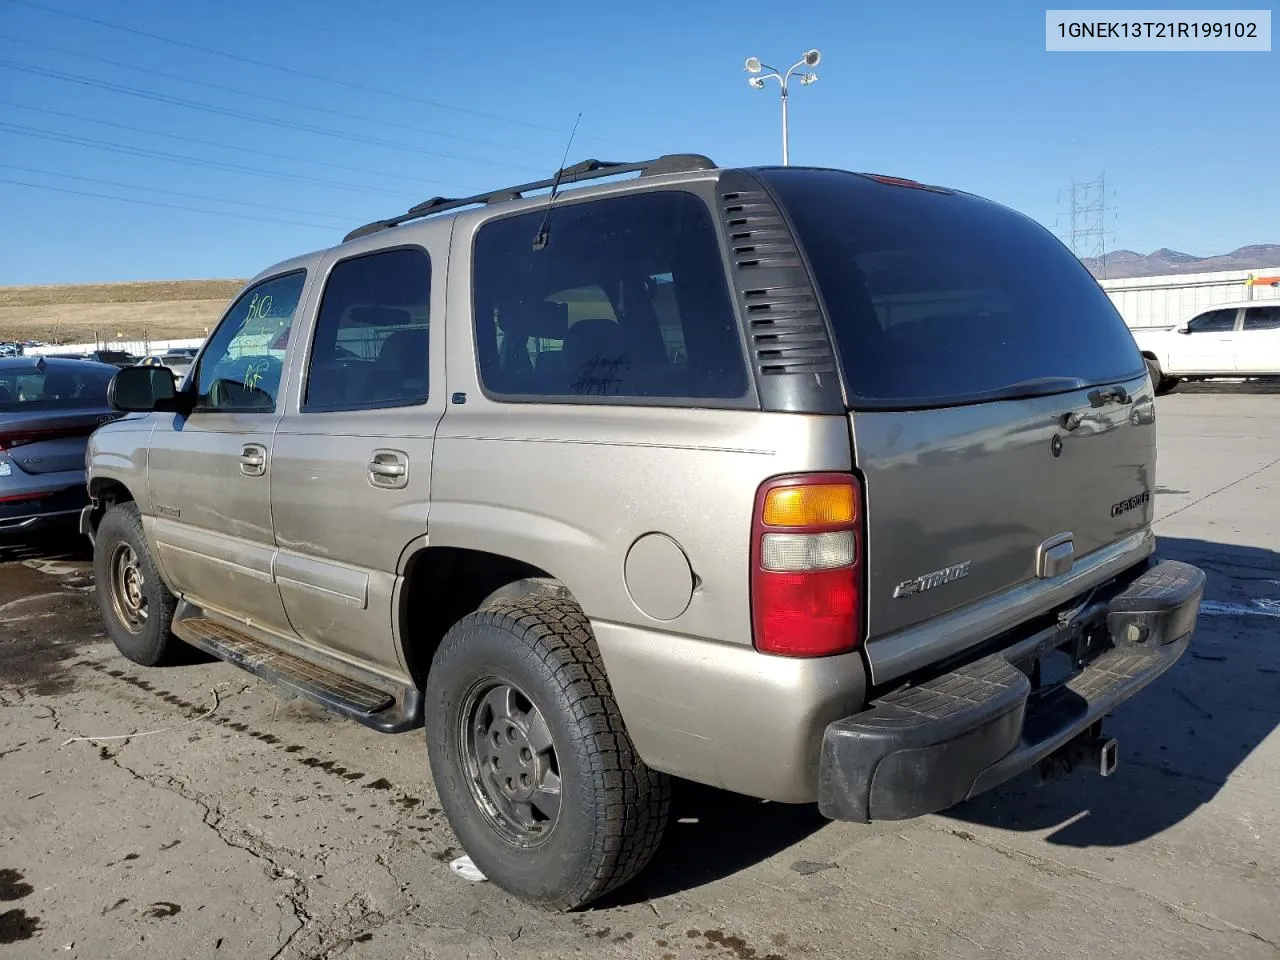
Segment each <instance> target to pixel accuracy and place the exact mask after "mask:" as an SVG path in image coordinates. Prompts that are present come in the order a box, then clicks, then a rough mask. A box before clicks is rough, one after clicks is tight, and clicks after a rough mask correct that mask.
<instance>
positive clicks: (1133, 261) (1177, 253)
mask: <svg viewBox="0 0 1280 960" xmlns="http://www.w3.org/2000/svg"><path fill="white" fill-rule="evenodd" d="M1104 259H1105V263H1106V269H1105V270H1103V269H1102V266H1103V264H1102V262H1101V261H1099V260H1097V259H1095V258H1092V257H1086V258H1085V259H1084V261H1083V262H1084V265H1085V266H1086V267H1088V268H1089V272H1090V273H1092V274H1093V275H1094V276H1095V277H1105V278H1106V279H1108V280H1117V279H1121V278H1123V277H1158V276H1162V275H1164V274H1167V273H1212V272H1214V271H1218V270H1259V269H1263V268H1268V267H1280V244H1277V243H1254V244H1250V245H1249V246H1247V247H1240V248H1239V249H1238V250H1232V251H1231V252H1230V253H1224V254H1220V255H1219V256H1216V257H1196V256H1193V255H1191V254H1189V253H1183V252H1182V251H1181V250H1170V249H1169V248H1168V247H1161V248H1160V249H1159V250H1153V251H1152V252H1151V253H1148V254H1141V253H1136V252H1135V251H1133V250H1113V251H1111V252H1110V253H1108V254H1107V255H1106V257H1105V258H1104Z"/></svg>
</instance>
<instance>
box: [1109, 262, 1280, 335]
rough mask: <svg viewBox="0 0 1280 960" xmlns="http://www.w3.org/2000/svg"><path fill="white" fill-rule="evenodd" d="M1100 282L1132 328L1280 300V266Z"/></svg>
mask: <svg viewBox="0 0 1280 960" xmlns="http://www.w3.org/2000/svg"><path fill="white" fill-rule="evenodd" d="M1250 281H1253V282H1252V283H1251V282H1250ZM1099 283H1100V284H1101V285H1102V289H1103V290H1105V291H1106V292H1107V295H1108V296H1110V297H1111V301H1112V302H1113V303H1114V304H1115V305H1116V309H1117V310H1119V311H1120V315H1121V316H1122V317H1124V320H1125V323H1127V324H1128V325H1129V326H1130V327H1172V326H1175V325H1177V324H1179V323H1182V322H1184V321H1186V320H1190V319H1191V318H1192V317H1193V316H1195V315H1196V314H1197V313H1200V312H1202V311H1203V310H1207V309H1209V308H1210V307H1212V306H1214V305H1215V304H1219V303H1232V302H1236V301H1240V300H1278V301H1280V265H1278V266H1276V267H1273V268H1269V269H1263V270H1227V271H1223V272H1220V273H1179V274H1166V275H1164V276H1160V277H1125V278H1123V279H1120V280H1101V281H1099Z"/></svg>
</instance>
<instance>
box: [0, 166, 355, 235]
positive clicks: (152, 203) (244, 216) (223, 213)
mask: <svg viewBox="0 0 1280 960" xmlns="http://www.w3.org/2000/svg"><path fill="white" fill-rule="evenodd" d="M0 183H7V184H10V185H12V186H16V187H29V188H31V189H32V190H52V191H53V192H55V193H70V194H74V195H75V196H77V197H92V198H93V199H95V200H116V201H119V202H120V203H137V204H141V205H142V206H144V207H164V208H165V209H167V210H183V211H185V212H187V213H207V214H209V215H210V216H214V217H233V218H235V219H237V220H258V221H260V222H262V223H277V224H287V225H288V226H291V227H310V228H311V229H312V230H332V229H333V227H331V226H329V225H326V224H319V223H302V222H301V221H299V220H280V219H276V218H274V217H255V216H254V215H253V214H251V213H233V212H232V211H230V210H206V209H204V208H203V207H191V206H185V205H183V204H177V203H163V202H161V201H159V200H140V199H138V198H137V197H115V196H112V195H110V194H106V193H90V192H88V191H86V190H72V189H71V188H70V187H51V186H48V185H47V184H43V183H27V182H26V181H25V180H8V179H4V178H0Z"/></svg>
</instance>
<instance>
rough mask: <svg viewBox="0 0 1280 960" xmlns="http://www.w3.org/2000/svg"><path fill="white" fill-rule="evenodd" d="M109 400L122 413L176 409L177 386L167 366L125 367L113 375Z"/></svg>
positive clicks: (108, 393)
mask: <svg viewBox="0 0 1280 960" xmlns="http://www.w3.org/2000/svg"><path fill="white" fill-rule="evenodd" d="M107 403H108V404H109V405H110V406H111V408H112V409H113V410H119V411H120V412H121V413H152V412H153V411H158V410H168V411H177V409H178V406H179V403H178V385H177V383H176V382H175V381H174V378H173V371H172V370H170V369H169V368H168V367H124V368H123V369H121V370H120V372H119V373H117V374H116V375H115V376H114V377H112V378H111V383H110V385H108V387H107Z"/></svg>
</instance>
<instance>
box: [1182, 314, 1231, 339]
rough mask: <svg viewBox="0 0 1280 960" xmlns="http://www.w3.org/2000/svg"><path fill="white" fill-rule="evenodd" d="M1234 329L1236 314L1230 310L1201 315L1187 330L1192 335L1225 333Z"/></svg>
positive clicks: (1188, 325)
mask: <svg viewBox="0 0 1280 960" xmlns="http://www.w3.org/2000/svg"><path fill="white" fill-rule="evenodd" d="M1235 328H1236V312H1235V310H1234V309H1232V310H1212V311H1210V312H1209V313H1202V314H1200V316H1198V317H1196V318H1195V319H1194V320H1192V321H1191V322H1190V323H1189V324H1187V329H1188V330H1190V331H1191V332H1192V333H1226V332H1228V331H1231V330H1234V329H1235Z"/></svg>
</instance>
